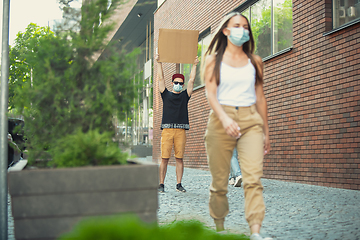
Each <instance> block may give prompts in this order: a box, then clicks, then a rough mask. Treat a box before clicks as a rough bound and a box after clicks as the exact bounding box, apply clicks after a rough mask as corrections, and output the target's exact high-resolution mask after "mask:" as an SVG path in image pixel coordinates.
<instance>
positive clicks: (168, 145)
mask: <svg viewBox="0 0 360 240" xmlns="http://www.w3.org/2000/svg"><path fill="white" fill-rule="evenodd" d="M173 134H174V131H173V129H168V128H165V129H163V131H162V133H161V163H160V167H159V180H160V184H159V192H164V191H165V186H164V181H165V176H166V172H167V166H168V163H169V159H170V155H171V150H172V147H173V143H174V140H173Z"/></svg>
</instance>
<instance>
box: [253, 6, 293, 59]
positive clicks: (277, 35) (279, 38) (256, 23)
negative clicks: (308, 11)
mask: <svg viewBox="0 0 360 240" xmlns="http://www.w3.org/2000/svg"><path fill="white" fill-rule="evenodd" d="M273 10H274V17H275V19H272V16H271V5H270V2H269V1H261V2H260V4H259V5H255V6H254V7H251V16H252V17H251V30H252V32H253V36H254V39H255V42H256V51H255V53H256V54H258V55H259V56H261V57H267V56H269V55H271V54H274V53H275V52H278V51H281V50H283V49H285V48H288V47H290V46H291V45H292V0H285V1H284V2H283V3H280V4H277V5H275V6H274V9H273ZM271 21H273V22H274V31H273V32H271ZM273 34H274V38H273V39H274V41H275V42H274V45H273V52H271V37H272V36H273Z"/></svg>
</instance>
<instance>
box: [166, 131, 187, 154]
mask: <svg viewBox="0 0 360 240" xmlns="http://www.w3.org/2000/svg"><path fill="white" fill-rule="evenodd" d="M185 143H186V133H185V129H181V128H164V129H163V130H162V133H161V158H170V156H171V150H172V147H173V146H174V150H175V158H183V157H184V152H185Z"/></svg>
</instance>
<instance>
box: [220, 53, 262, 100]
mask: <svg viewBox="0 0 360 240" xmlns="http://www.w3.org/2000/svg"><path fill="white" fill-rule="evenodd" d="M217 98H218V100H219V103H220V104H221V105H228V106H234V107H248V106H251V105H253V104H255V103H256V94H255V67H254V66H253V65H252V63H251V61H250V59H249V62H248V64H246V65H245V66H244V67H238V68H236V67H231V66H229V65H227V64H226V63H223V62H221V66H220V84H219V86H218V88H217Z"/></svg>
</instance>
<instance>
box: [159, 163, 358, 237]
mask: <svg viewBox="0 0 360 240" xmlns="http://www.w3.org/2000/svg"><path fill="white" fill-rule="evenodd" d="M210 181H211V175H210V172H209V171H205V170H197V169H190V168H185V171H184V177H183V186H184V188H185V189H186V190H187V192H186V193H180V192H177V191H176V190H175V185H176V176H175V167H173V166H168V171H167V175H166V179H165V193H159V210H158V220H159V223H160V224H164V223H169V222H172V221H174V220H184V219H197V220H199V221H201V222H203V223H204V224H205V225H207V226H209V227H212V228H213V226H214V224H213V220H212V219H211V217H210V215H209V209H208V199H209V185H210ZM262 183H263V185H264V200H265V205H266V215H265V219H264V222H263V227H262V229H261V233H262V234H264V235H266V236H271V237H273V238H274V239H278V240H282V239H284V240H285V239H290V240H297V239H299V240H300V239H301V240H302V239H306V240H308V239H314V240H315V239H319V240H325V239H326V240H328V239H330V240H331V239H333V240H335V239H341V240H356V239H360V191H354V190H345V189H337V188H328V187H321V186H313V185H307V184H299V183H289V182H283V181H277V180H269V179H262ZM227 196H228V198H229V205H230V212H229V214H228V216H227V217H226V220H225V228H226V229H228V230H229V231H230V232H233V233H244V234H246V235H249V234H250V232H249V229H248V225H247V222H246V220H245V217H244V193H243V189H242V188H235V187H233V186H229V192H228V194H227Z"/></svg>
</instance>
